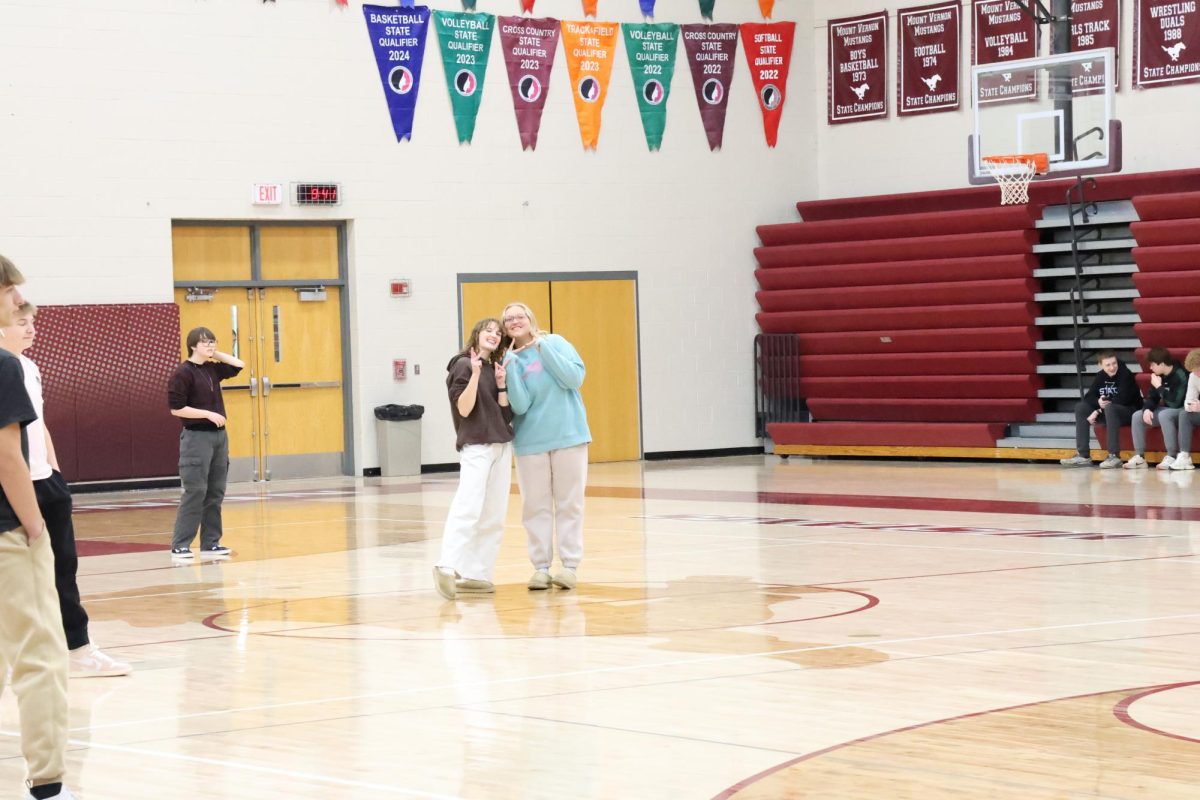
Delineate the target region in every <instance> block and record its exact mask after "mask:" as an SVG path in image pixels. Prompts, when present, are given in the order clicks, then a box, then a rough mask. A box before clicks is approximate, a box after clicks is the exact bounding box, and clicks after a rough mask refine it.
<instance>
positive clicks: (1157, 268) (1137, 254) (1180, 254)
mask: <svg viewBox="0 0 1200 800" xmlns="http://www.w3.org/2000/svg"><path fill="white" fill-rule="evenodd" d="M1131 253H1132V255H1133V260H1134V262H1135V263H1136V264H1137V267H1138V272H1177V271H1178V272H1188V271H1191V270H1194V269H1200V245H1195V244H1179V245H1171V246H1169V247H1135V248H1133V250H1132V251H1131Z"/></svg>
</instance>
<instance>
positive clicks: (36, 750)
mask: <svg viewBox="0 0 1200 800" xmlns="http://www.w3.org/2000/svg"><path fill="white" fill-rule="evenodd" d="M0 587H3V590H2V591H0V678H2V676H3V675H4V674H5V672H6V671H7V669H8V668H10V667H11V668H12V688H13V692H14V693H15V694H16V695H17V707H18V709H19V710H20V713H21V752H22V753H23V754H24V755H25V761H26V764H27V765H28V768H29V782H30V785H32V786H41V785H42V784H44V783H58V782H60V781H62V779H63V774H64V773H65V772H66V749H67V640H66V638H65V637H64V635H63V626H62V616H61V614H60V612H59V610H58V594H57V592H56V591H55V589H54V554H53V553H52V552H51V550H50V536H49V534H45V533H43V534H42V535H41V536H39V537H38V538H37V541H35V542H34V543H33V544H32V545H30V544H29V542H28V540H27V539H26V538H25V531H24V530H23V529H21V528H17V529H15V530H11V531H5V532H4V533H0Z"/></svg>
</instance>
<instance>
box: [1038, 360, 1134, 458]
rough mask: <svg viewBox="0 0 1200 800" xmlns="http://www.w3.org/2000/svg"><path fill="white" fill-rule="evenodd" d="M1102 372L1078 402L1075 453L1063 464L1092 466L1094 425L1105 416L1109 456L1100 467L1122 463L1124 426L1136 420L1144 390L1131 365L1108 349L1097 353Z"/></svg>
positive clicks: (1097, 374)
mask: <svg viewBox="0 0 1200 800" xmlns="http://www.w3.org/2000/svg"><path fill="white" fill-rule="evenodd" d="M1096 362H1097V363H1098V364H1099V365H1100V371H1099V372H1097V373H1096V377H1095V378H1094V379H1093V380H1092V386H1091V388H1089V389H1088V390H1087V394H1085V395H1084V396H1083V399H1082V400H1080V401H1079V402H1078V403H1076V404H1075V451H1076V452H1075V455H1074V456H1072V457H1071V458H1064V459H1062V460H1061V461H1059V462H1058V463H1060V464H1062V465H1063V466H1064V467H1090V466H1091V465H1092V459H1091V457H1090V456H1089V455H1088V454H1089V453H1090V452H1091V448H1090V447H1089V445H1088V441H1089V439H1090V438H1091V426H1092V425H1095V424H1096V421H1097V420H1098V419H1099V418H1100V415H1101V414H1103V415H1104V426H1105V428H1107V430H1108V458H1106V459H1104V460H1103V461H1102V462H1100V469H1116V468H1117V467H1119V466H1121V438H1120V436H1121V426H1122V425H1128V424H1129V422H1130V420H1131V419H1133V412H1134V409H1136V408H1140V407H1141V405H1142V392H1141V390H1140V389H1138V385H1137V381H1136V380H1134V378H1133V373H1132V372H1130V371H1129V368H1128V367H1126V366H1125V365H1124V364H1122V363H1121V362H1120V361H1119V360H1117V354H1116V353H1114V352H1113V351H1111V350H1105V351H1104V352H1102V353H1099V354H1098V355H1097V356H1096Z"/></svg>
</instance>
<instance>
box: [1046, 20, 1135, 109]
mask: <svg viewBox="0 0 1200 800" xmlns="http://www.w3.org/2000/svg"><path fill="white" fill-rule="evenodd" d="M1120 26H1121V0H1071V51H1072V52H1074V53H1078V52H1080V51H1082V50H1096V49H1098V48H1101V47H1111V48H1112V49H1113V50H1115V51H1117V52H1118V53H1119V52H1120V49H1121V33H1120V31H1121V28H1120ZM1053 46H1054V41H1053V39H1051V47H1053ZM1117 64H1118V65H1119V64H1120V60H1119V58H1118V61H1117ZM1113 78H1114V80H1115V81H1116V85H1115V86H1113V89H1114V91H1115V90H1116V89H1117V87H1119V86H1120V85H1121V70H1120V67H1119V66H1118V67H1116V68H1114V69H1113ZM1071 89H1072V90H1073V91H1074V92H1075V94H1078V95H1084V94H1095V93H1097V92H1102V91H1104V70H1095V71H1093V64H1092V63H1091V62H1090V61H1085V62H1084V63H1082V64H1072V65H1071Z"/></svg>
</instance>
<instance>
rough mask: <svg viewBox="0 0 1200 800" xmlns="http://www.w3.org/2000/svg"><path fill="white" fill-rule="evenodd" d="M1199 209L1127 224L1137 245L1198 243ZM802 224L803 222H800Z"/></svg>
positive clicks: (1199, 232)
mask: <svg viewBox="0 0 1200 800" xmlns="http://www.w3.org/2000/svg"><path fill="white" fill-rule="evenodd" d="M1197 217H1200V210H1197V212H1196V214H1195V216H1189V217H1187V218H1186V219H1169V220H1162V221H1159V222H1134V223H1133V224H1131V225H1130V226H1129V230H1130V232H1132V233H1133V238H1134V239H1137V243H1138V246H1139V247H1162V246H1170V245H1174V244H1200V224H1197ZM801 224H803V223H801Z"/></svg>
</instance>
